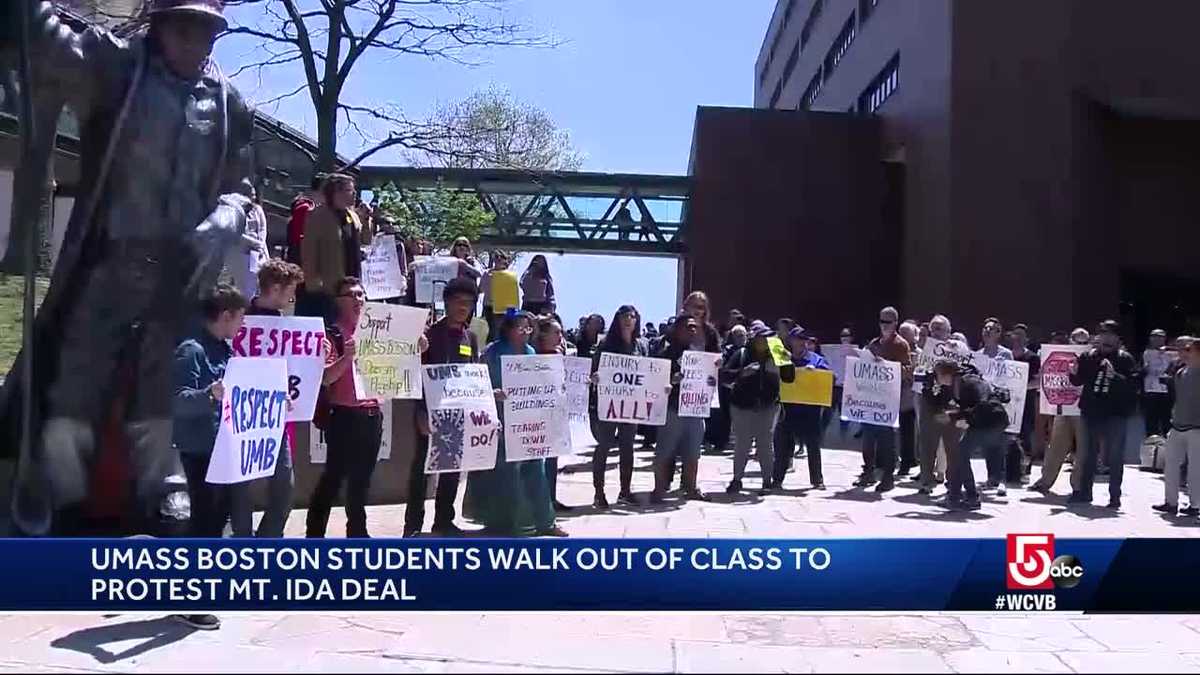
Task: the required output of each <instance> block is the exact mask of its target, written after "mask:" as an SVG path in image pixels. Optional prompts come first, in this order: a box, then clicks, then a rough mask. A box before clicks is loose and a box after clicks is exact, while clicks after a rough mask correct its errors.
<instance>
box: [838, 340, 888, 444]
mask: <svg viewBox="0 0 1200 675" xmlns="http://www.w3.org/2000/svg"><path fill="white" fill-rule="evenodd" d="M842 421H844V422H860V423H862V424H874V425H876V426H881V427H892V428H893V429H894V428H898V427H899V426H900V364H899V363H896V362H895V361H883V360H880V361H876V360H874V359H873V358H870V357H868V358H865V359H860V358H858V357H856V356H848V357H846V384H845V389H843V390H842Z"/></svg>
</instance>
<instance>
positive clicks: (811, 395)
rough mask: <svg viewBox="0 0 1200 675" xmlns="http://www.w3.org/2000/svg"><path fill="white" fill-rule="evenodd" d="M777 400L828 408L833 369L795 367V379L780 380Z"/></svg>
mask: <svg viewBox="0 0 1200 675" xmlns="http://www.w3.org/2000/svg"><path fill="white" fill-rule="evenodd" d="M779 400H781V401H783V402H784V403H802V404H804V405H819V406H822V407H825V408H828V407H830V406H832V405H833V371H830V370H818V369H815V368H797V369H796V379H795V380H794V381H792V382H782V383H780V386H779Z"/></svg>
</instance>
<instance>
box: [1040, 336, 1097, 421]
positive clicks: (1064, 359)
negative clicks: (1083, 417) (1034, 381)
mask: <svg viewBox="0 0 1200 675" xmlns="http://www.w3.org/2000/svg"><path fill="white" fill-rule="evenodd" d="M1090 349H1091V346H1090V345H1042V351H1041V353H1040V356H1041V357H1042V372H1041V377H1042V396H1041V403H1040V404H1039V411H1040V412H1041V413H1042V414H1043V415H1068V416H1071V417H1078V416H1079V396H1080V395H1081V393H1082V392H1083V387H1076V386H1075V385H1073V384H1071V366H1073V365H1075V364H1076V363H1077V362H1078V360H1079V355H1080V354H1085V353H1087V351H1088V350H1090Z"/></svg>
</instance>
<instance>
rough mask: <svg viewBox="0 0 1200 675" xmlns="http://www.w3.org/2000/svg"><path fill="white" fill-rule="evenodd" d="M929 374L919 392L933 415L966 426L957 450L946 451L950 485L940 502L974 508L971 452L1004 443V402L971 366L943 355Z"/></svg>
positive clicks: (975, 493) (976, 506)
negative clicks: (991, 397)
mask: <svg viewBox="0 0 1200 675" xmlns="http://www.w3.org/2000/svg"><path fill="white" fill-rule="evenodd" d="M931 375H932V378H931V379H930V381H928V382H926V385H925V390H924V391H923V392H922V395H923V396H924V397H925V398H926V400H927V401H928V402H929V404H930V408H931V409H932V410H934V411H935V412H933V416H934V418H935V419H936V421H938V422H939V423H942V424H950V425H953V426H954V427H955V428H966V433H965V434H964V435H963V438H962V443H961V444H960V445H959V446H957V449H958V452H948V453H947V457H946V460H947V464H946V472H947V473H948V474H949V476H948V479H949V485H948V491H947V493H946V499H945V501H943V502H942V506H944V507H946V508H948V509H967V510H971V511H977V510H979V509H980V508H981V504H980V501H979V490H978V488H977V487H976V486H975V473H974V472H973V471H972V469H971V455H972V454H973V453H974V452H975V450H976V449H979V450H982V452H983V454H984V455H985V456H986V455H987V454H988V453H989V452H992V448H997V447H1003V444H1004V441H1005V439H1004V428H1005V427H1006V426H1008V414H1007V413H1006V412H1005V410H1004V406H1003V404H1000V403H998V402H995V401H992V400H990V397H989V396H988V393H989V392H990V390H991V386H990V385H989V384H988V383H987V382H986V381H984V379H983V378H982V377H981V376H980V375H979V373H978V371H976V370H975V368H974V367H973V366H970V365H965V366H960V365H958V363H957V362H955V361H954V360H952V359H948V358H943V359H939V360H938V361H936V362H935V363H934V365H933V372H932V373H931Z"/></svg>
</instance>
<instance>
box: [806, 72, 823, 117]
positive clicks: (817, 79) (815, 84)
mask: <svg viewBox="0 0 1200 675" xmlns="http://www.w3.org/2000/svg"><path fill="white" fill-rule="evenodd" d="M824 83H825V78H823V77H821V71H820V70H819V69H818V70H817V74H816V75H813V79H812V80H810V81H809V83H808V86H807V87H805V88H804V96H802V97H800V109H801V110H812V107H813V104H814V103H816V102H817V97H818V96H820V95H821V85H822V84H824Z"/></svg>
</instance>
